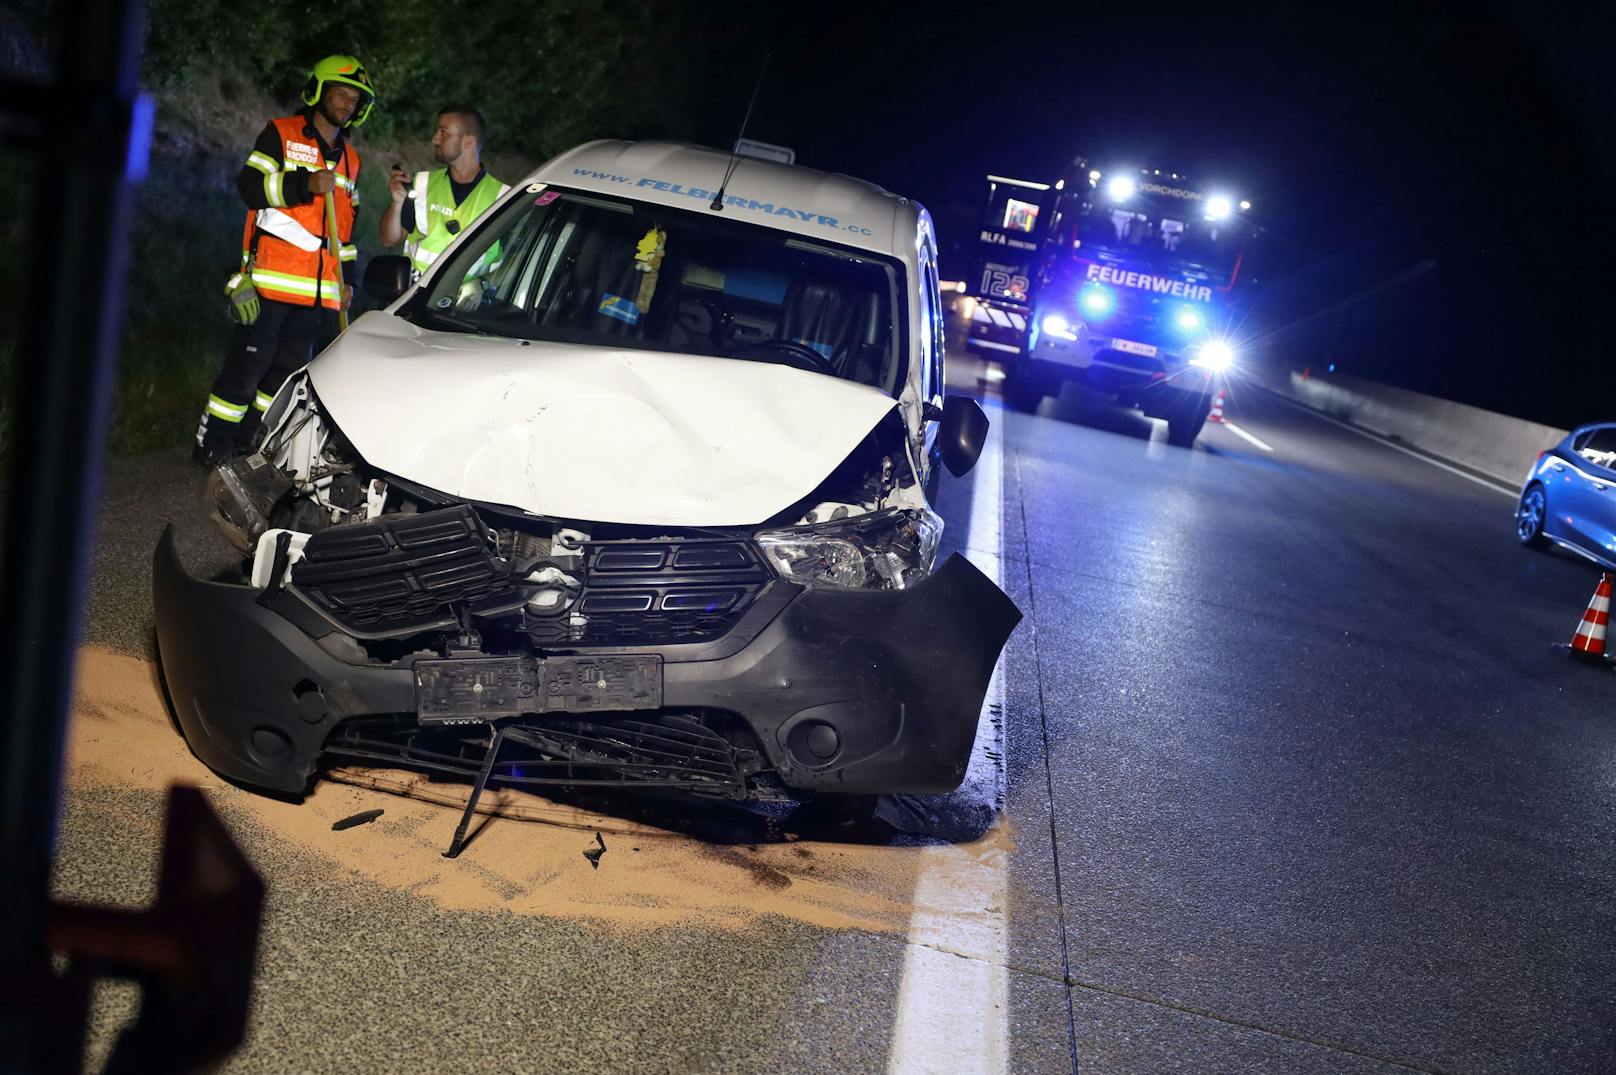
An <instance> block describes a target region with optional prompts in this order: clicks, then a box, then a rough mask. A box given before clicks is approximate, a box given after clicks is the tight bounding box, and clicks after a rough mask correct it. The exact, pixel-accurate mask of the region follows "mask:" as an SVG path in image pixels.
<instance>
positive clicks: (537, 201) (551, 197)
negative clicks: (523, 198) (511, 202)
mask: <svg viewBox="0 0 1616 1075" xmlns="http://www.w3.org/2000/svg"><path fill="white" fill-rule="evenodd" d="M559 197H561V192H560V191H559V190H547V191H545V192H544V193H543V194H540V195H539V196H538V197H537V198H534V199H533V204H534V205H549V204H550V203H551V202H553V201H555V200H556V199H557V198H559Z"/></svg>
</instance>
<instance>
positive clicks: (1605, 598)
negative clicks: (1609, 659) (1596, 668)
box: [1571, 571, 1611, 663]
mask: <svg viewBox="0 0 1616 1075" xmlns="http://www.w3.org/2000/svg"><path fill="white" fill-rule="evenodd" d="M1610 581H1611V574H1610V572H1609V571H1607V572H1605V573H1604V574H1602V575H1600V576H1599V586H1598V587H1597V588H1596V589H1595V590H1594V598H1593V600H1592V601H1589V602H1588V611H1587V612H1584V613H1583V614H1582V622H1581V623H1579V624H1577V633H1576V634H1574V635H1572V636H1571V656H1573V657H1581V658H1582V659H1584V660H1588V661H1597V662H1600V663H1603V662H1604V661H1605V659H1606V658H1605V628H1606V625H1607V624H1609V623H1610Z"/></svg>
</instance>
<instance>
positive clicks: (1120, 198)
mask: <svg viewBox="0 0 1616 1075" xmlns="http://www.w3.org/2000/svg"><path fill="white" fill-rule="evenodd" d="M1133 191H1134V186H1133V180H1131V179H1129V178H1128V177H1127V176H1125V175H1119V176H1117V177H1116V178H1115V179H1113V180H1111V182H1109V183H1107V184H1106V185H1105V192H1106V193H1107V194H1109V195H1111V200H1112V201H1114V202H1125V201H1127V200H1128V199H1129V198H1131V197H1133Z"/></svg>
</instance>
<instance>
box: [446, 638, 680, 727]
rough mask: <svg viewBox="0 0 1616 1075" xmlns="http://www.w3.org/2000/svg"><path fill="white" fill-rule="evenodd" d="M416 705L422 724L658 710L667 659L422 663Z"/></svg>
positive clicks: (621, 657)
mask: <svg viewBox="0 0 1616 1075" xmlns="http://www.w3.org/2000/svg"><path fill="white" fill-rule="evenodd" d="M415 705H416V716H417V718H418V719H419V720H420V722H421V723H422V724H467V723H487V722H488V721H491V720H496V719H498V718H501V717H518V716H523V715H525V714H531V713H605V712H623V711H628V710H636V709H660V708H661V707H662V658H661V657H660V656H659V655H657V654H654V653H653V654H619V655H613V656H603V657H577V656H572V657H545V658H532V657H462V658H448V659H446V660H431V661H417V662H415Z"/></svg>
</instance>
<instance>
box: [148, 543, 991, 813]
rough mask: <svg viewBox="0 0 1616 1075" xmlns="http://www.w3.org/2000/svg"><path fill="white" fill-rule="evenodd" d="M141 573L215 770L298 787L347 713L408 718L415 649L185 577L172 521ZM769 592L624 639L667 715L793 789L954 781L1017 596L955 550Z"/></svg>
mask: <svg viewBox="0 0 1616 1075" xmlns="http://www.w3.org/2000/svg"><path fill="white" fill-rule="evenodd" d="M152 578H153V597H154V601H155V605H156V612H157V642H158V650H159V653H160V656H161V659H162V672H163V677H164V679H165V681H166V683H167V685H168V691H169V696H170V698H171V699H172V701H173V704H174V709H175V713H176V715H177V716H178V718H179V722H180V726H181V728H182V729H183V730H184V732H185V736H186V738H187V740H189V742H190V744H191V748H192V750H194V751H195V752H196V755H197V756H198V757H199V758H201V759H202V761H203V762H205V763H206V764H207V765H208V766H209V767H210V768H212V769H213V770H215V771H216V772H218V773H220V774H221V775H223V776H225V777H228V778H230V779H232V780H236V781H239V782H241V783H244V784H249V785H253V786H256V787H259V788H264V789H268V790H272V791H278V792H283V793H289V794H301V793H303V792H304V791H305V790H306V789H307V787H308V784H309V781H310V779H311V777H312V776H313V775H314V774H315V772H316V770H317V768H318V765H319V762H320V756H321V754H322V752H323V751H324V750H325V749H326V746H327V741H328V739H329V738H330V737H331V735H332V733H333V731H334V730H335V729H337V727H338V726H339V725H341V724H342V723H343V722H344V721H346V720H349V719H351V718H356V717H367V716H380V715H395V716H404V717H406V718H408V717H413V716H414V714H416V712H417V699H416V675H415V669H414V663H415V660H416V658H414V657H408V658H403V659H401V660H398V661H396V662H393V663H391V664H381V663H375V662H365V663H361V661H360V658H359V655H360V654H361V653H363V650H362V649H361V647H360V646H359V645H357V644H356V643H355V642H354V641H353V640H352V639H350V638H348V637H346V636H345V635H344V634H343V632H342V631H341V630H340V629H338V628H337V627H336V626H335V625H333V624H331V623H329V622H328V621H326V620H325V619H323V618H322V617H320V616H319V615H318V614H316V613H314V612H313V611H312V610H302V605H301V603H300V602H299V601H298V600H297V599H296V598H295V597H293V596H292V595H289V594H285V593H282V594H280V595H277V597H275V598H272V599H269V600H264V599H263V595H262V593H261V591H259V590H257V589H255V588H253V587H250V586H241V585H231V584H226V583H216V582H208V581H204V580H201V579H197V578H194V577H192V576H191V575H190V574H189V573H188V572H187V571H186V570H185V568H184V566H183V565H182V564H181V563H180V560H179V557H178V554H177V552H176V550H175V547H174V541H173V534H172V528H170V530H168V531H165V532H164V534H163V537H162V539H161V541H160V542H159V543H158V546H157V550H156V553H155V556H154V563H153V574H152ZM770 587H771V593H770V596H769V599H768V600H759V601H758V602H757V603H756V606H755V607H754V609H753V610H752V612H751V613H750V614H749V615H748V617H747V618H746V619H743V620H742V621H741V622H740V623H739V624H737V625H736V627H735V629H734V630H733V631H731V633H730V634H729V635H726V636H725V637H723V638H720V639H718V640H717V641H716V642H714V643H709V644H703V645H695V646H692V645H670V646H662V647H656V646H649V647H636V648H635V649H634V650H633V652H635V653H647V654H657V655H659V656H660V657H661V659H662V668H663V680H662V709H663V711H671V712H678V713H692V712H718V713H722V714H729V715H733V717H734V718H737V719H738V720H739V722H740V723H742V724H743V725H744V726H745V727H746V728H748V729H750V733H751V735H752V736H755V739H756V741H757V744H758V745H759V747H760V748H761V750H762V752H763V754H764V755H765V757H766V759H767V763H768V766H769V768H770V769H772V771H773V773H774V774H775V775H776V776H777V777H778V779H779V780H780V782H781V783H783V784H784V785H785V787H787V788H789V789H793V790H795V791H801V792H844V793H911V794H937V793H943V792H947V791H950V790H952V789H953V788H955V787H957V786H958V785H959V782H960V780H961V779H962V778H963V777H964V774H965V766H966V763H967V761H968V759H969V754H970V749H971V744H972V742H973V741H974V739H975V735H976V725H977V719H978V716H979V714H980V710H981V706H982V699H983V696H984V695H985V693H986V691H987V684H988V680H989V678H990V676H991V675H992V672H993V667H994V664H995V663H996V661H997V660H998V656H999V652H1000V650H1001V649H1002V648H1003V647H1004V644H1005V642H1006V641H1007V640H1008V638H1009V636H1010V632H1011V631H1012V630H1014V628H1015V626H1016V624H1017V623H1018V622H1019V621H1020V619H1021V612H1020V610H1018V609H1017V608H1016V606H1015V604H1014V602H1012V601H1011V600H1010V599H1009V598H1008V597H1007V596H1006V595H1005V594H1004V593H1003V592H1002V591H1000V590H999V588H998V587H997V586H995V585H994V584H993V583H992V582H991V581H990V580H989V579H988V578H987V577H986V576H984V575H983V574H982V573H981V572H980V571H978V570H977V569H976V568H975V567H973V566H972V565H971V564H970V563H969V562H968V561H966V560H965V559H963V558H962V557H959V556H954V557H951V558H950V559H949V561H948V562H947V563H945V564H944V565H943V566H942V567H941V568H940V569H939V570H937V571H936V572H935V573H934V574H933V575H932V576H931V577H930V578H928V579H927V580H926V581H924V582H922V583H921V584H920V585H918V586H915V587H912V588H911V589H908V590H898V591H879V592H866V591H849V590H827V589H804V588H802V587H800V586H797V585H795V584H793V583H788V582H785V581H777V582H774V583H771V584H770ZM272 606H273V607H272ZM573 652H582V651H573ZM613 652H620V651H613ZM471 656H475V654H472V655H471ZM541 656H542V654H541ZM421 659H426V657H425V655H423V657H422V658H421ZM640 715H642V714H640ZM601 716H605V715H604V714H602V715H601ZM520 719H521V720H523V721H524V722H530V723H532V724H535V725H537V724H541V723H542V722H544V721H545V719H546V718H545V717H544V716H541V715H533V716H527V717H523V718H520ZM826 729H828V730H826Z"/></svg>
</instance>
